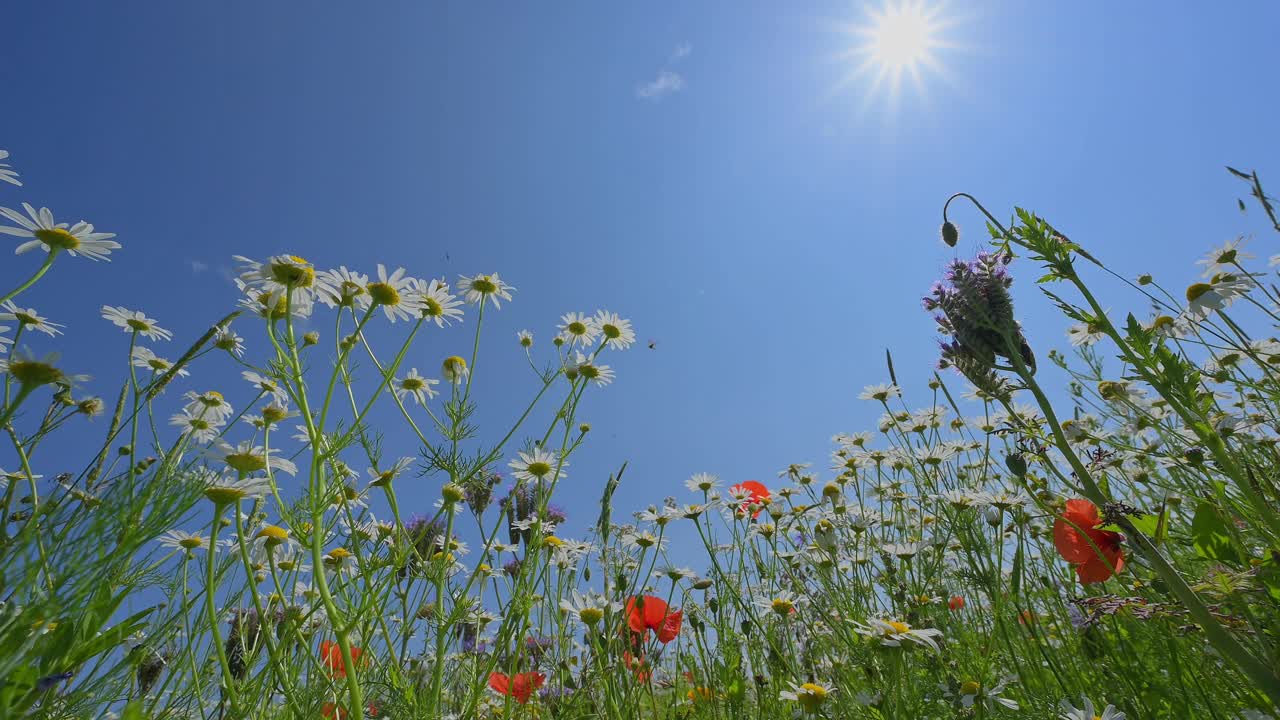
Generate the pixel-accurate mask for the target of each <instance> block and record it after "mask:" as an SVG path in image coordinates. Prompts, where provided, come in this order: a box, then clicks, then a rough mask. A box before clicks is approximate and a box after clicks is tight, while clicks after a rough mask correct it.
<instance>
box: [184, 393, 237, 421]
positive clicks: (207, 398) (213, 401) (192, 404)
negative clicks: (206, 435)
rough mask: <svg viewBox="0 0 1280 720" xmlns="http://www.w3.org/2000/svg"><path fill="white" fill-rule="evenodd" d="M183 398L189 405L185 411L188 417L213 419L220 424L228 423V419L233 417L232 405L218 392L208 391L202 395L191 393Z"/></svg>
mask: <svg viewBox="0 0 1280 720" xmlns="http://www.w3.org/2000/svg"><path fill="white" fill-rule="evenodd" d="M182 397H183V399H185V400H187V405H186V407H184V408H183V410H184V411H185V412H186V413H187V414H188V415H195V416H199V417H204V418H208V419H213V420H217V421H218V422H226V420H227V418H229V417H231V412H232V409H231V403H229V402H227V400H226V398H224V397H222V393H220V392H218V391H217V390H207V391H205V392H202V393H197V392H194V391H191V392H187V393H186V394H185V395H183V396H182Z"/></svg>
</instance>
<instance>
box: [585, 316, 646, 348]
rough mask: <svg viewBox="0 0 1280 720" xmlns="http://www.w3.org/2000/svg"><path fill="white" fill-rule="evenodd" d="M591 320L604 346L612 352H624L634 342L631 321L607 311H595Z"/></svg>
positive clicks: (634, 336)
mask: <svg viewBox="0 0 1280 720" xmlns="http://www.w3.org/2000/svg"><path fill="white" fill-rule="evenodd" d="M592 320H593V321H594V322H595V324H596V327H597V328H598V329H599V330H600V334H601V335H603V336H604V344H605V346H607V347H610V348H613V349H614V350H626V349H627V348H629V347H631V345H632V344H633V343H635V341H636V333H635V331H634V330H632V329H631V321H630V320H626V319H624V318H622V317H621V316H619V315H618V314H617V313H612V312H609V311H608V310H597V311H596V315H595V317H594V318H592Z"/></svg>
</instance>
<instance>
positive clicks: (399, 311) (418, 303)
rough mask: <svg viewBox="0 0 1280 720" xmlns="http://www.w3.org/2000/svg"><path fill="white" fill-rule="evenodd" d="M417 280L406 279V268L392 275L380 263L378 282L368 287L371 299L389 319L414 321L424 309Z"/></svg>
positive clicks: (397, 269)
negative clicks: (417, 288)
mask: <svg viewBox="0 0 1280 720" xmlns="http://www.w3.org/2000/svg"><path fill="white" fill-rule="evenodd" d="M417 282H418V281H417V279H416V278H411V277H406V276H405V269H404V268H396V269H395V271H394V272H392V273H391V274H390V275H388V274H387V268H386V266H385V265H383V264H382V263H378V280H377V281H376V282H371V283H369V285H368V286H367V288H366V289H367V290H368V291H369V299H370V300H372V301H373V304H374V305H376V306H379V307H381V308H382V312H384V313H386V315H387V319H388V320H390V321H391V322H395V321H396V320H412V319H413V318H415V317H417V316H418V314H419V312H420V311H421V309H422V297H421V295H420V294H419V293H418V292H416V291H415V288H416V287H417V285H416V283H417Z"/></svg>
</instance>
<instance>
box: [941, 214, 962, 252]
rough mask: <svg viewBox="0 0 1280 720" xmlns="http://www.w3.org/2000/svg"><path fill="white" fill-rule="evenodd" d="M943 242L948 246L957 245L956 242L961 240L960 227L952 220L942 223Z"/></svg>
mask: <svg viewBox="0 0 1280 720" xmlns="http://www.w3.org/2000/svg"><path fill="white" fill-rule="evenodd" d="M942 242H944V243H946V244H947V247H955V246H956V243H957V242H960V228H958V227H956V226H955V223H953V222H951V221H950V220H948V221H947V222H944V223H942Z"/></svg>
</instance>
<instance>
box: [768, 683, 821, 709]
mask: <svg viewBox="0 0 1280 720" xmlns="http://www.w3.org/2000/svg"><path fill="white" fill-rule="evenodd" d="M788 684H789V685H791V689H790V690H783V691H782V692H780V693H778V699H779V700H790V701H791V702H793V703H796V704H797V705H799V706H800V709H801V710H803V711H804V712H806V713H809V714H816V713H817V712H818V709H819V708H821V707H822V704H823V703H825V702H826V701H827V697H828V696H830V695H831V693H832V692H834V688H832V687H830V686H827V685H823V684H821V683H816V682H807V683H803V684H800V685H797V684H796V683H795V682H790V681H789V682H788Z"/></svg>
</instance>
